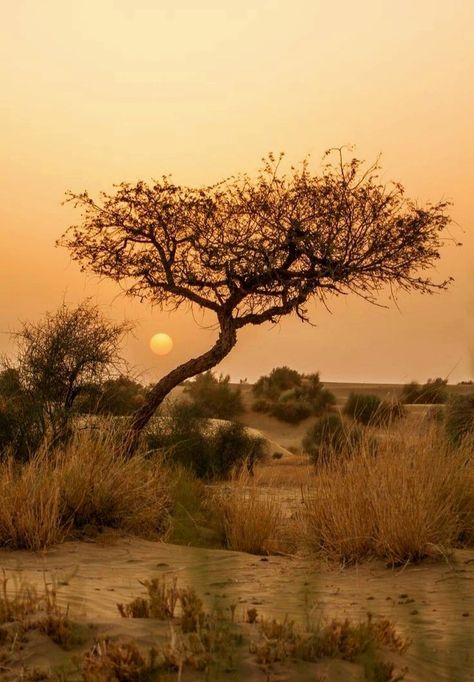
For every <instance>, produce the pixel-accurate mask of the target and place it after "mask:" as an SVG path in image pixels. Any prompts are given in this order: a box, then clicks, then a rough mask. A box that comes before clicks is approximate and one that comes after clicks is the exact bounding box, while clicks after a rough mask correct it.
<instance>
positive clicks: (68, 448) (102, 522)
mask: <svg viewBox="0 0 474 682" xmlns="http://www.w3.org/2000/svg"><path fill="white" fill-rule="evenodd" d="M0 499H1V500H2V504H1V505H0V546H7V547H12V548H26V549H32V550H38V549H42V548H44V547H47V546H48V545H51V544H54V543H57V542H60V541H61V540H63V539H64V538H65V537H67V536H71V535H72V534H74V532H77V531H80V530H82V529H84V528H85V527H87V526H96V527H104V526H108V527H113V528H119V529H121V530H124V531H127V532H131V533H135V534H138V535H145V536H162V535H163V534H164V533H165V532H166V530H167V524H168V509H169V496H168V490H167V476H166V473H165V470H164V468H163V465H162V464H161V462H160V461H159V460H158V459H157V458H154V459H153V458H146V457H145V456H144V455H143V454H138V455H136V456H135V457H132V458H130V459H127V458H125V457H123V456H122V455H121V454H119V452H118V449H117V434H115V433H114V431H113V429H110V428H104V429H103V430H97V431H92V430H84V431H80V432H78V433H76V434H75V435H74V436H73V438H72V439H71V441H70V442H69V443H68V444H67V445H65V446H63V447H58V448H56V449H53V450H50V449H49V448H48V446H47V445H44V446H42V447H41V448H40V449H39V450H38V451H37V453H36V454H35V455H34V456H33V457H32V458H31V459H30V460H29V461H28V462H27V463H25V464H20V463H17V462H15V461H14V460H13V459H12V458H7V459H6V460H4V461H3V462H1V463H0Z"/></svg>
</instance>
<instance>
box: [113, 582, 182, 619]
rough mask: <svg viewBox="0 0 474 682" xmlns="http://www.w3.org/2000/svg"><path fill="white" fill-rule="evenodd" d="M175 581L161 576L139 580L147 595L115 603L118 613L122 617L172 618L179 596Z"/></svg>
mask: <svg viewBox="0 0 474 682" xmlns="http://www.w3.org/2000/svg"><path fill="white" fill-rule="evenodd" d="M177 582H178V581H177V579H176V578H175V579H174V580H173V581H172V582H171V583H168V582H167V581H166V580H162V579H161V578H153V579H152V580H144V581H143V582H142V581H140V584H141V585H143V586H144V587H145V588H146V591H147V597H146V598H144V597H137V598H135V599H134V600H133V601H131V602H130V603H129V604H117V608H118V610H119V613H120V615H121V616H122V618H158V619H159V620H168V619H171V618H173V617H174V612H175V609H176V604H177V602H178V600H179V598H180V594H179V591H178V588H177Z"/></svg>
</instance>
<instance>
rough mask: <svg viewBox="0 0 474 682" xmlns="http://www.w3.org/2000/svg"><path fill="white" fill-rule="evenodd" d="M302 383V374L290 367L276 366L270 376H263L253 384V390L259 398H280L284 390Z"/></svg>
mask: <svg viewBox="0 0 474 682" xmlns="http://www.w3.org/2000/svg"><path fill="white" fill-rule="evenodd" d="M300 385H301V375H300V373H299V372H297V371H296V370H295V369H290V368H289V367H286V366H285V367H275V368H274V369H272V371H271V372H270V374H269V375H268V376H262V377H260V379H259V380H258V381H257V382H256V383H255V384H254V385H253V392H254V394H255V395H256V396H257V397H259V398H262V397H263V398H267V399H269V400H278V398H279V396H280V394H281V393H282V391H287V390H288V389H291V388H294V387H295V386H300Z"/></svg>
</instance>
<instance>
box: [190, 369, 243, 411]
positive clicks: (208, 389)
mask: <svg viewBox="0 0 474 682" xmlns="http://www.w3.org/2000/svg"><path fill="white" fill-rule="evenodd" d="M184 392H185V394H186V395H188V396H189V398H190V400H191V402H192V403H194V404H195V405H196V407H197V408H198V409H199V411H200V413H201V415H202V416H203V417H207V418H215V419H232V418H233V417H235V416H237V415H238V414H240V413H241V412H243V410H244V406H243V403H242V394H241V391H240V388H239V387H235V388H232V386H231V385H230V376H229V375H226V376H224V375H223V374H221V375H220V376H218V377H216V376H215V375H214V374H213V372H212V371H211V370H209V371H208V372H204V373H203V374H198V376H197V377H196V378H195V379H194V381H188V382H186V384H185V386H184Z"/></svg>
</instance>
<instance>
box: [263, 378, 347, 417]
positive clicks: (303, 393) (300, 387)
mask: <svg viewBox="0 0 474 682" xmlns="http://www.w3.org/2000/svg"><path fill="white" fill-rule="evenodd" d="M253 391H254V393H255V395H256V396H257V400H256V401H255V402H254V405H253V408H254V410H255V411H256V412H267V413H270V414H271V415H272V416H273V417H275V418H276V419H279V420H281V421H285V422H288V423H289V424H298V423H299V422H300V421H302V420H303V419H306V418H307V417H309V416H310V415H320V414H323V412H324V411H325V410H327V409H328V408H330V407H331V406H332V405H334V404H335V402H336V399H335V397H334V395H333V394H332V393H331V392H330V391H328V390H327V389H325V388H324V385H323V384H322V383H321V380H320V378H319V374H317V373H316V374H299V373H298V372H297V371H296V370H294V369H290V368H289V367H276V368H275V369H274V370H272V371H271V372H270V374H269V375H268V376H263V377H260V379H259V380H258V381H257V383H256V384H255V386H254V387H253Z"/></svg>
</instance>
